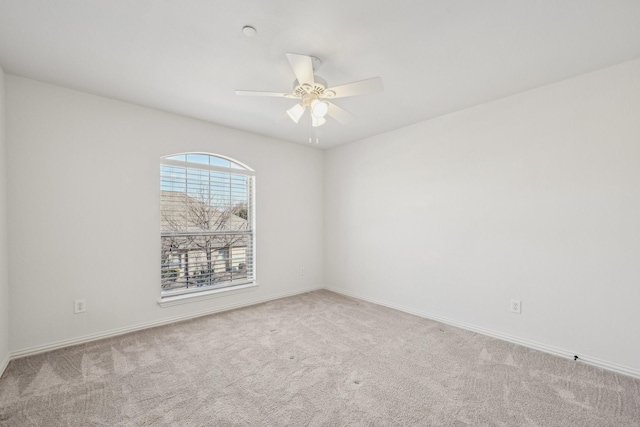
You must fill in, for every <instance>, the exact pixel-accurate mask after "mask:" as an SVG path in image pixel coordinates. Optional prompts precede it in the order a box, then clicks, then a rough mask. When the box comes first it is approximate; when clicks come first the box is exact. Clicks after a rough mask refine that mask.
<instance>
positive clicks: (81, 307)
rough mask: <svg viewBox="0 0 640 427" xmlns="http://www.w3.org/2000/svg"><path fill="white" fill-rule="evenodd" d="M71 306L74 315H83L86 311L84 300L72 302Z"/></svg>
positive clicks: (85, 301)
mask: <svg viewBox="0 0 640 427" xmlns="http://www.w3.org/2000/svg"><path fill="white" fill-rule="evenodd" d="M73 304H74V306H73V307H74V308H73V312H74V313H75V314H78V313H84V312H85V311H87V300H86V299H77V300H74V301H73Z"/></svg>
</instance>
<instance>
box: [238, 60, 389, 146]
mask: <svg viewBox="0 0 640 427" xmlns="http://www.w3.org/2000/svg"><path fill="white" fill-rule="evenodd" d="M287 59H288V60H289V64H290V65H291V68H292V69H293V73H294V74H295V76H296V80H295V81H294V82H293V92H292V93H282V92H263V91H249V90H236V95H241V96H272V97H284V98H290V99H297V100H299V101H300V102H299V103H298V104H296V105H294V106H293V107H292V108H290V109H289V110H287V115H288V116H289V117H290V118H291V120H293V121H294V122H295V123H299V122H300V119H301V118H302V116H303V115H304V113H305V112H306V110H307V107H309V112H310V114H309V116H310V117H311V126H312V128H316V127H319V126H322V125H324V124H325V123H326V122H327V119H326V118H325V117H326V116H329V117H331V118H333V119H334V120H336V121H337V122H338V123H340V124H346V123H349V122H350V121H351V120H353V115H352V114H351V113H349V112H348V111H345V110H343V109H342V108H340V107H338V106H337V105H336V104H334V103H332V102H329V99H335V98H346V97H349V96H358V95H365V94H369V93H374V92H380V91H382V79H381V78H380V77H373V78H371V79H366V80H361V81H357V82H353V83H347V84H343V85H340V86H335V87H330V88H327V82H326V81H325V80H324V79H322V78H321V77H318V76H316V75H314V71H315V69H316V68H317V66H319V65H320V64H321V62H320V60H319V59H318V58H316V57H313V56H307V55H298V54H295V53H287ZM314 65H315V67H314ZM311 140H312V138H311V137H310V138H309V141H311ZM315 140H316V142H318V138H315Z"/></svg>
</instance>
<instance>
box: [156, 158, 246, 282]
mask: <svg viewBox="0 0 640 427" xmlns="http://www.w3.org/2000/svg"><path fill="white" fill-rule="evenodd" d="M183 156H184V157H183ZM191 156H193V155H191ZM197 156H198V157H197V158H196V159H197V160H198V161H197V162H193V161H188V160H190V159H189V158H188V157H187V156H186V155H179V156H172V157H169V158H166V159H163V161H162V163H161V178H160V187H161V188H160V190H161V194H160V213H161V219H160V223H161V234H160V235H161V246H162V248H161V268H162V271H161V283H162V293H163V294H176V293H183V292H193V291H197V290H202V289H209V288H211V287H214V288H219V287H226V286H233V285H236V284H244V283H247V282H252V281H253V280H254V267H253V266H254V256H253V253H254V251H253V248H254V232H253V206H252V201H253V180H254V177H253V175H252V173H251V172H250V171H247V170H244V169H242V168H241V167H239V166H238V165H237V164H236V163H233V162H230V161H229V160H227V159H221V158H218V157H215V156H210V155H203V154H198V155H197ZM225 162H226V163H225ZM227 163H228V165H227Z"/></svg>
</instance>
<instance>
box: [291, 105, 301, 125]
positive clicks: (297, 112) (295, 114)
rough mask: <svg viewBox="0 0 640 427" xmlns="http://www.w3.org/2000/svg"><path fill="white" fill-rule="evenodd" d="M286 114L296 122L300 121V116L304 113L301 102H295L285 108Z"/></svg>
mask: <svg viewBox="0 0 640 427" xmlns="http://www.w3.org/2000/svg"><path fill="white" fill-rule="evenodd" d="M287 114H288V115H289V117H291V120H293V121H294V122H296V123H298V122H299V121H300V117H302V115H303V114H304V106H303V105H302V104H296V105H294V106H293V107H292V108H290V109H288V110H287Z"/></svg>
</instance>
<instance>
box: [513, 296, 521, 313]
mask: <svg viewBox="0 0 640 427" xmlns="http://www.w3.org/2000/svg"><path fill="white" fill-rule="evenodd" d="M511 312H512V313H518V314H521V313H522V302H521V301H520V300H519V299H512V300H511Z"/></svg>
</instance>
